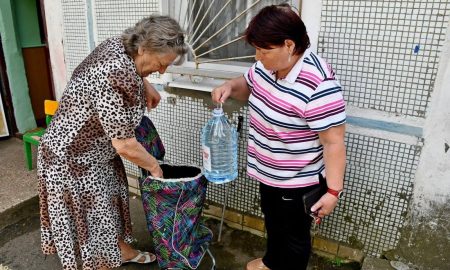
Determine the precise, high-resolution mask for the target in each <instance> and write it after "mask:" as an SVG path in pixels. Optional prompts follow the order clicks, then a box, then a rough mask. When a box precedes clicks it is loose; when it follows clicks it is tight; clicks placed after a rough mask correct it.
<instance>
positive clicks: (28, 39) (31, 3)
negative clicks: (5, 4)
mask: <svg viewBox="0 0 450 270" xmlns="http://www.w3.org/2000/svg"><path fill="white" fill-rule="evenodd" d="M14 16H15V21H16V26H17V33H18V39H19V41H20V45H21V47H22V48H29V47H35V46H40V45H42V43H41V34H40V31H39V24H37V23H36V22H38V21H39V20H38V15H37V13H36V0H21V1H14Z"/></svg>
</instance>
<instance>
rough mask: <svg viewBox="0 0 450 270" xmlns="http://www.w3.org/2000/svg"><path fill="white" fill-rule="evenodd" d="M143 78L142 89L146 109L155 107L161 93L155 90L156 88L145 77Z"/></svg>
mask: <svg viewBox="0 0 450 270" xmlns="http://www.w3.org/2000/svg"><path fill="white" fill-rule="evenodd" d="M143 80H144V88H145V89H144V90H145V100H146V102H147V110H150V109H153V108H156V106H158V104H159V102H160V101H161V95H160V94H159V93H158V91H156V89H155V88H154V87H153V86H152V84H151V83H150V82H148V81H147V79H145V78H144V79H143Z"/></svg>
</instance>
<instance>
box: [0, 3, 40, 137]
mask: <svg viewBox="0 0 450 270" xmlns="http://www.w3.org/2000/svg"><path fill="white" fill-rule="evenodd" d="M13 14H14V10H13V8H12V5H11V1H9V0H4V1H0V35H1V37H2V43H3V50H4V55H5V62H6V72H7V75H8V81H9V84H10V85H9V88H10V90H11V99H12V102H13V107H14V117H15V119H16V124H17V129H18V131H19V132H20V133H23V132H25V131H27V130H30V129H33V128H35V127H36V122H35V119H34V116H33V111H32V109H31V102H30V96H29V94H28V84H27V78H26V76H25V68H24V64H23V58H22V52H21V49H20V46H19V42H18V40H17V36H16V32H15V30H16V29H15V25H14V19H13Z"/></svg>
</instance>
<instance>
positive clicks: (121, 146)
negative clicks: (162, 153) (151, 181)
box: [112, 138, 163, 178]
mask: <svg viewBox="0 0 450 270" xmlns="http://www.w3.org/2000/svg"><path fill="white" fill-rule="evenodd" d="M112 145H113V147H114V148H115V149H116V151H117V153H118V154H119V155H120V156H121V157H124V158H126V159H128V160H129V161H131V162H133V163H134V164H136V165H138V166H139V167H141V168H144V169H146V170H147V171H149V172H150V173H151V174H152V176H153V177H159V178H162V177H163V172H162V170H161V167H160V166H159V164H158V161H157V160H156V159H155V158H154V157H153V156H152V155H150V154H149V153H148V152H147V151H146V150H145V148H144V147H143V146H142V145H141V144H140V143H139V142H138V141H137V140H136V138H129V139H112Z"/></svg>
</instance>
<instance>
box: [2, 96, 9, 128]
mask: <svg viewBox="0 0 450 270" xmlns="http://www.w3.org/2000/svg"><path fill="white" fill-rule="evenodd" d="M0 113H1V114H2V117H0V121H1V122H2V123H3V126H4V127H5V130H4V131H3V130H0V137H7V136H9V135H10V134H9V128H8V122H6V115H5V110H4V109H3V99H2V96H1V95H0Z"/></svg>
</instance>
